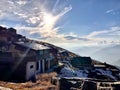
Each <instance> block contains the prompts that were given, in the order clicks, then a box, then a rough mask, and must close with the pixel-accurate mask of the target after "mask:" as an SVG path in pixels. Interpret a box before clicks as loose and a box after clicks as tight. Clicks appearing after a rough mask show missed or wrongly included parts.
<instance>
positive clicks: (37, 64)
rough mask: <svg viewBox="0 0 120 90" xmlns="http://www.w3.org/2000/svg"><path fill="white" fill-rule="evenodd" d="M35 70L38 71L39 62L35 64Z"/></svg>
mask: <svg viewBox="0 0 120 90" xmlns="http://www.w3.org/2000/svg"><path fill="white" fill-rule="evenodd" d="M36 70H39V62H37V63H36Z"/></svg>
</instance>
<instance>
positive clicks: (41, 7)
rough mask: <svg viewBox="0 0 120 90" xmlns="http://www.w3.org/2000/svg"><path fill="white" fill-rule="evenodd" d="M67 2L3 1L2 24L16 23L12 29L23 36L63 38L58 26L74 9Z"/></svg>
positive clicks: (0, 5)
mask: <svg viewBox="0 0 120 90" xmlns="http://www.w3.org/2000/svg"><path fill="white" fill-rule="evenodd" d="M51 2H53V3H51ZM66 2H68V1H67V0H65V1H64V2H63V1H60V0H57V1H56V0H53V1H48V0H1V2H0V8H1V10H0V22H1V23H0V24H1V25H2V24H6V23H7V24H8V25H11V24H10V23H13V22H15V23H14V25H13V26H12V27H15V28H16V29H17V30H18V32H19V33H21V34H23V35H24V34H28V35H27V36H33V35H35V34H37V35H38V38H53V37H54V38H55V37H63V36H64V34H60V33H59V29H60V28H61V27H60V26H56V24H57V22H58V20H60V19H61V18H62V17H63V16H64V15H65V14H67V13H68V12H69V11H70V10H71V9H72V6H71V5H70V4H69V3H66ZM58 3H61V4H58ZM62 4H63V5H62ZM5 5H6V6H5ZM58 9H59V11H58ZM8 21H9V22H8ZM3 22H5V23H3ZM33 38H34V37H33Z"/></svg>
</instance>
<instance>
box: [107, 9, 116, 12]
mask: <svg viewBox="0 0 120 90" xmlns="http://www.w3.org/2000/svg"><path fill="white" fill-rule="evenodd" d="M113 11H114V9H110V10H107V11H106V13H111V12H113Z"/></svg>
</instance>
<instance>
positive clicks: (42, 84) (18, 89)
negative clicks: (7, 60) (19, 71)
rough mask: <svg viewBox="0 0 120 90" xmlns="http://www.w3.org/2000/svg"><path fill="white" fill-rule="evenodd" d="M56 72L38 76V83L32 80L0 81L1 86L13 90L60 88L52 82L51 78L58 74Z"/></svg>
mask: <svg viewBox="0 0 120 90" xmlns="http://www.w3.org/2000/svg"><path fill="white" fill-rule="evenodd" d="M56 75H57V74H56V73H55V72H52V73H44V74H40V75H37V76H36V79H37V81H36V83H33V82H31V81H28V82H25V83H13V82H4V81H0V86H2V87H7V88H10V89H13V90H58V89H57V86H54V85H52V84H51V78H52V77H53V76H56Z"/></svg>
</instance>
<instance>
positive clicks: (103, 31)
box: [87, 26, 120, 38]
mask: <svg viewBox="0 0 120 90" xmlns="http://www.w3.org/2000/svg"><path fill="white" fill-rule="evenodd" d="M119 31H120V27H119V26H118V27H117V26H116V27H111V28H110V29H109V30H101V31H94V32H92V33H90V34H89V35H87V37H88V38H92V37H96V36H98V35H102V34H106V35H108V34H110V33H112V34H115V32H119Z"/></svg>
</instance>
